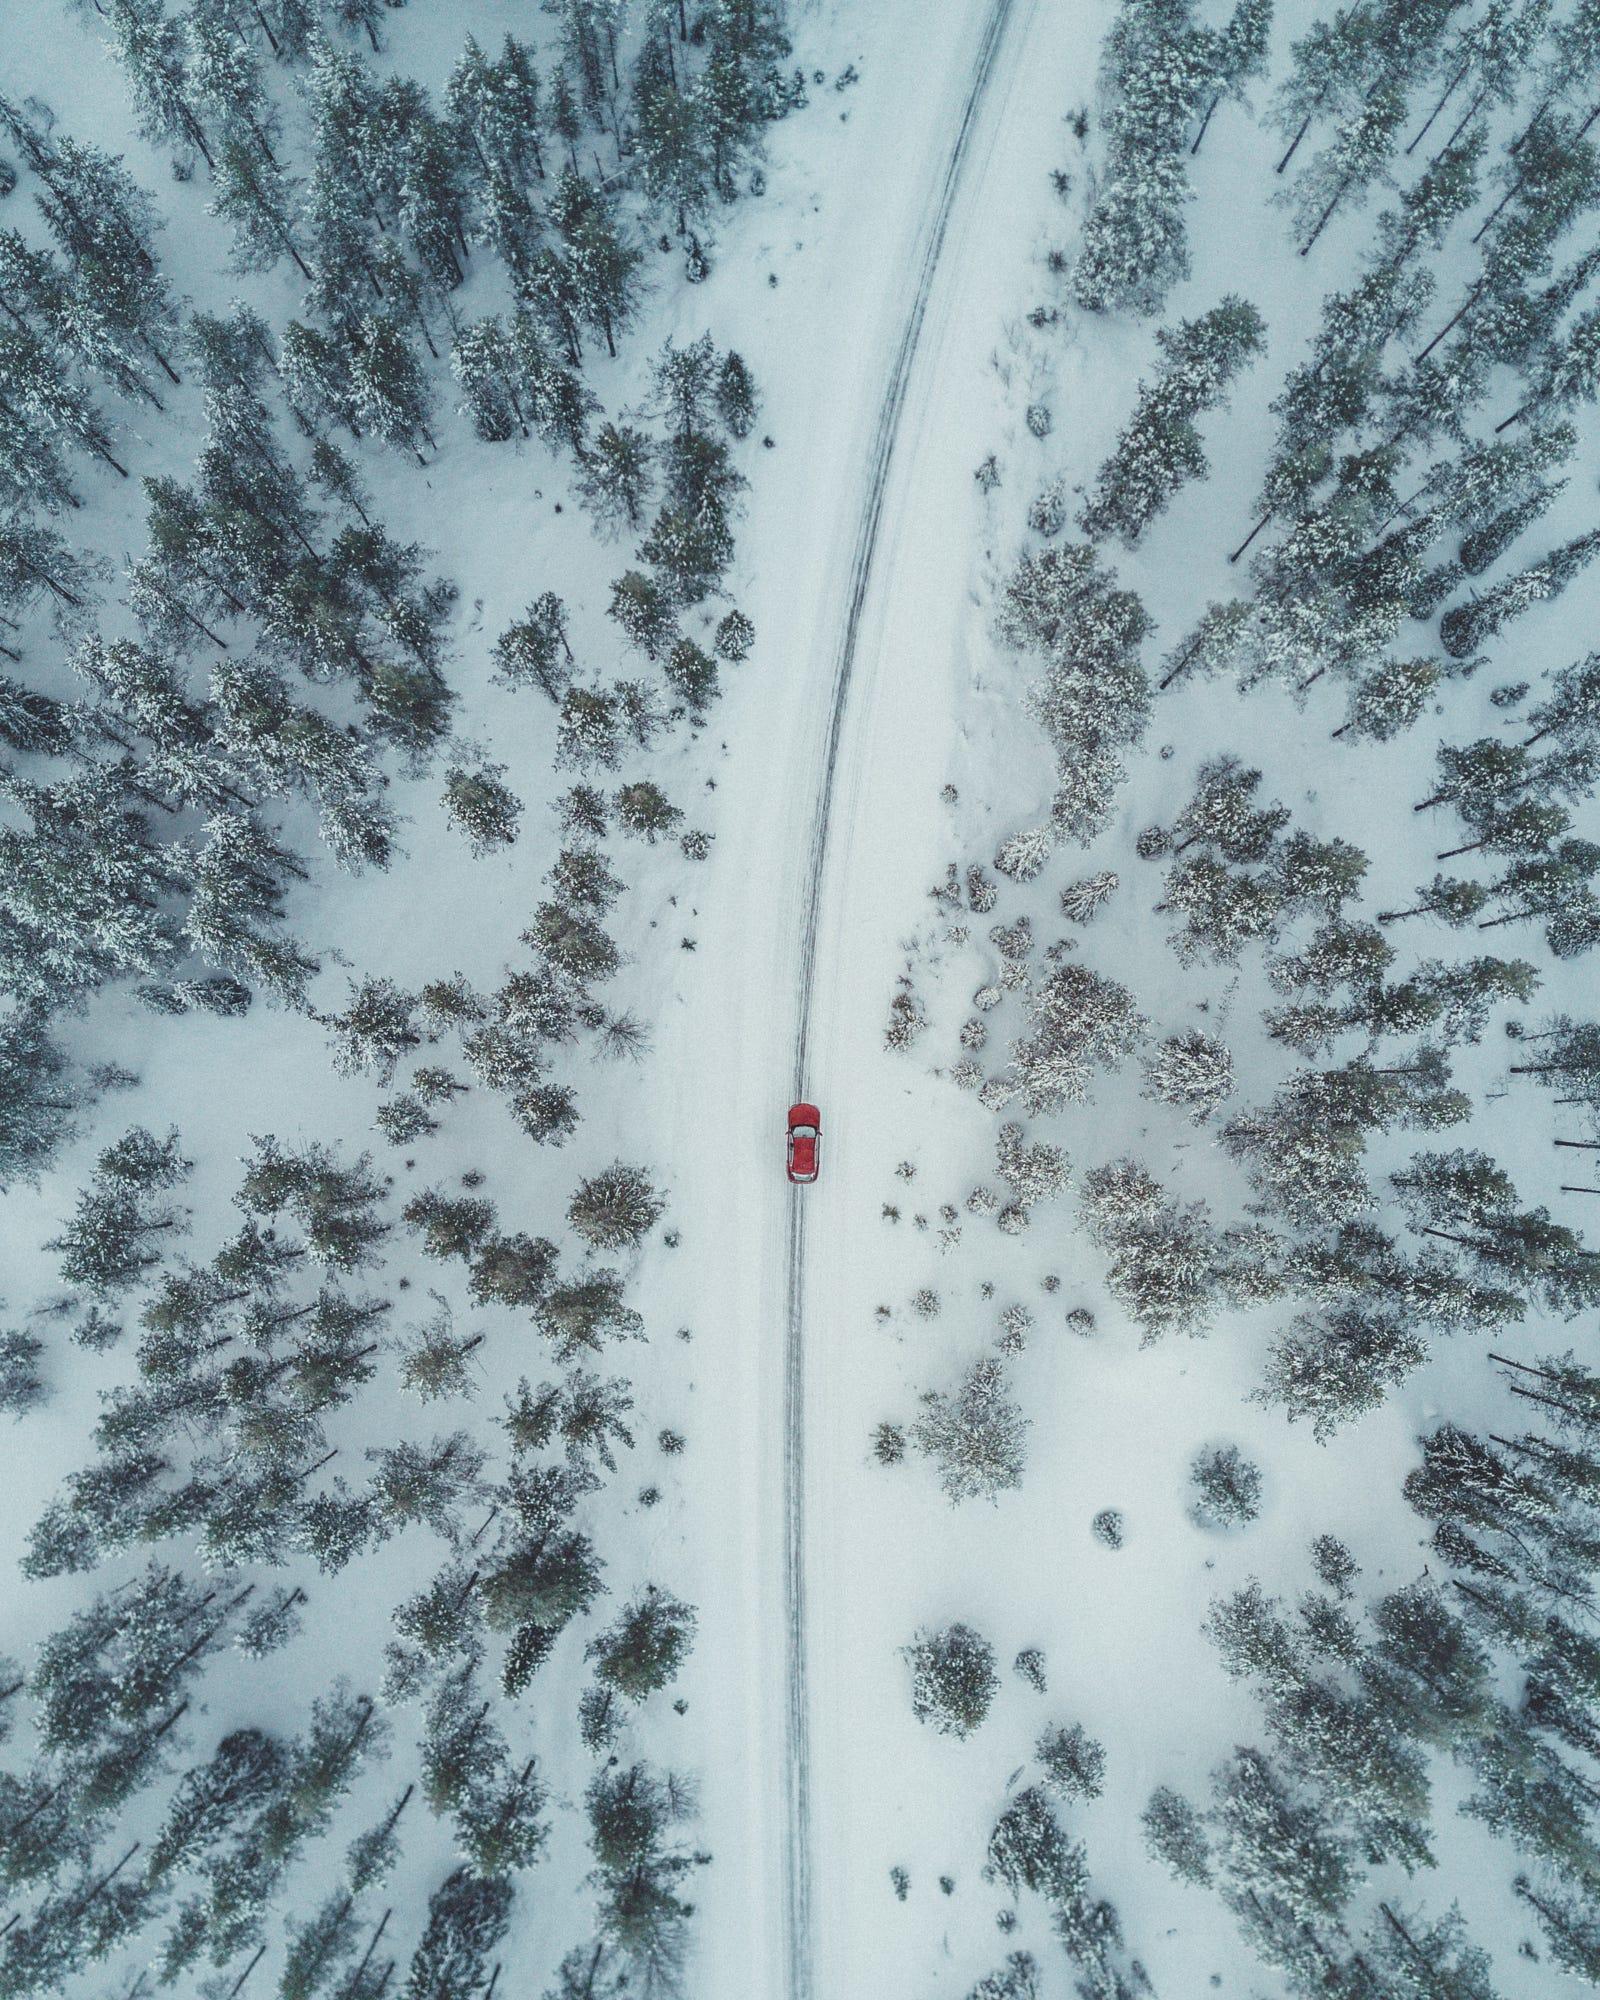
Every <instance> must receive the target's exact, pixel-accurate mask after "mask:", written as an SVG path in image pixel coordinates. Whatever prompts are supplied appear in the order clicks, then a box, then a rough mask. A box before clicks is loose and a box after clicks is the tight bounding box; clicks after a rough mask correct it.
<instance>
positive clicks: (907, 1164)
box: [894, 1160, 917, 1181]
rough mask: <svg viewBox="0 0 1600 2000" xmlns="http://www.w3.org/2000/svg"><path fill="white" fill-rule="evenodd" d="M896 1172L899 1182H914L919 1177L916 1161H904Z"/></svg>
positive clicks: (897, 1167)
mask: <svg viewBox="0 0 1600 2000" xmlns="http://www.w3.org/2000/svg"><path fill="white" fill-rule="evenodd" d="M894 1171H895V1176H896V1178H897V1179H898V1180H902V1181H914V1180H915V1179H916V1177H917V1163H916V1161H915V1160H902V1161H900V1163H899V1165H898V1166H896V1168H895V1170H894Z"/></svg>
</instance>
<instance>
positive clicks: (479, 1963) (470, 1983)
mask: <svg viewBox="0 0 1600 2000" xmlns="http://www.w3.org/2000/svg"><path fill="white" fill-rule="evenodd" d="M515 1893H516V1892H515V1891H514V1890H513V1888H512V1886H511V1884H510V1883H509V1882H508V1881H506V1880H504V1879H503V1878H502V1877H498V1876H480V1875H475V1874H474V1873H473V1872H472V1871H471V1869H469V1868H457V1869H456V1870H455V1871H454V1873H452V1874H450V1875H447V1876H446V1877H445V1879H444V1880H443V1881H442V1882H441V1883H440V1884H439V1886H438V1888H437V1889H435V1890H434V1892H433V1894H432V1895H431V1896H430V1897H429V1898H428V1921H427V1925H426V1928H425V1929H424V1931H423V1933H422V1939H421V1942H420V1943H419V1944H418V1946H417V1948H416V1951H415V1953H414V1954H413V1956H412V1960H411V1966H410V1970H409V1971H408V1972H407V1974H406V1983H405V1985H404V1987H402V1989H401V1992H402V1995H403V2000H474V1996H475V1995H477V1994H479V1993H481V1992H483V1990H484V1988H485V1985H486V1982H487V1979H488V1968H487V1964H486V1961H487V1959H488V1956H489V1954H490V1952H492V1951H493V1950H494V1948H495V1946H496V1945H497V1944H498V1943H499V1942H500V1940H501V1938H503V1937H504V1936H505V1934H506V1930H507V1928H508V1926H509V1924H510V1921H511V1905H512V1902H513V1900H514V1898H515Z"/></svg>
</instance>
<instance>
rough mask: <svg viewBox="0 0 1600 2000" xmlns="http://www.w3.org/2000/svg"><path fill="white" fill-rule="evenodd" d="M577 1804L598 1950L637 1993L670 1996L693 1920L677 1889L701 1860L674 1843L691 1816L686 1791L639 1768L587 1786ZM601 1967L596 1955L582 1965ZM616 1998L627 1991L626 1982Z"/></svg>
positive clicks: (605, 1775) (674, 1780)
mask: <svg viewBox="0 0 1600 2000" xmlns="http://www.w3.org/2000/svg"><path fill="white" fill-rule="evenodd" d="M584 1804H585V1807H586V1809H587V1812H588V1817H589V1828H590V1847H591V1850H592V1852H593V1854H594V1860H595V1867H594V1870H593V1873H592V1874H591V1875H590V1877H589V1882H590V1886H591V1887H593V1888H594V1889H595V1890H596V1892H597V1893H598V1896H599V1900H600V1915H599V1932H600V1944H601V1945H603V1946H604V1947H605V1948H606V1952H607V1953H614V1954H615V1956H616V1958H618V1959H620V1960H622V1961H623V1965H624V1967H625V1968H626V1974H631V1976H632V1977H633V1978H634V1979H636V1980H637V1982H638V1990H639V1991H642V1992H655V1993H661V1994H672V1993H674V1992H676V1991H678V1990H679V1988H680V1984H681V1979H682V1970H683V1960H684V1954H685V1951H686V1949H687V1945H688V1921H689V1918H690V1916H691V1915H692V1914H693V1905H692V1904H689V1903H687V1902H685V1901H684V1899H683V1897H682V1896H681V1895H680V1894H679V1893H678V1887H679V1885H680V1884H681V1883H682V1882H683V1880H684V1878H685V1877H686V1876H687V1875H688V1873H689V1871H690V1870H691V1869H693V1868H695V1867H696V1866H698V1865H699V1863H700V1862H701V1860H702V1859H703V1858H704V1857H702V1856H700V1855H694V1854H690V1853H688V1852H686V1851H685V1850H684V1849H683V1848H682V1847H680V1846H679V1845H678V1844H677V1841H676V1836H675V1829H676V1828H678V1827H680V1826H681V1825H682V1824H683V1823H684V1821H686V1820H687V1819H689V1818H690V1817H691V1816H692V1815H693V1812H694V1793H693V1790H692V1788H691V1787H690V1786H688V1785H687V1784H686V1783H685V1782H684V1781H683V1780H682V1779H681V1778H679V1777H677V1776H675V1775H674V1774H672V1773H668V1774H667V1775H666V1776H664V1777H659V1776H657V1774H656V1773H655V1772H653V1771H652V1770H650V1768H649V1767H648V1766H647V1765H643V1764H633V1765H630V1766H626V1767H623V1766H617V1767H615V1768H608V1769H606V1770H603V1771H601V1772H599V1773H598V1774H597V1775H596V1776H595V1778H594V1779H593V1780H591V1782H590V1785H589V1789H588V1792H587V1793H586V1795H585V1799H584ZM609 1962H610V1961H609V1960H608V1959H607V1957H605V1956H603V1955H602V1952H601V1951H600V1950H599V1949H598V1948H597V1949H596V1952H595V1954H594V1956H593V1958H591V1959H590V1960H589V1961H588V1965H589V1971H590V1973H591V1974H594V1973H596V1972H598V1971H600V1970H603V1969H606V1968H607V1966H608V1964H609ZM582 1990H583V1989H581V1988H580V1989H579V1991H582ZM600 1990H601V1991H604V1989H603V1988H602V1989H600ZM618 1990H628V1981H627V1976H626V1975H625V1976H624V1979H623V1980H622V1982H621V1986H620V1987H619V1989H618Z"/></svg>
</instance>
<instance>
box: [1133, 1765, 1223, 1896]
mask: <svg viewBox="0 0 1600 2000" xmlns="http://www.w3.org/2000/svg"><path fill="white" fill-rule="evenodd" d="M1139 1823H1140V1825H1141V1826H1142V1827H1143V1828H1144V1840H1145V1846H1146V1847H1148V1848H1149V1850H1150V1852H1151V1854H1152V1855H1154V1857H1155V1859H1156V1860H1157V1861H1160V1862H1162V1863H1163V1864H1164V1865H1165V1866H1166V1867H1167V1868H1169V1869H1170V1870H1171V1871H1172V1873H1173V1874H1174V1875H1175V1876H1176V1877H1177V1878H1178V1880H1179V1881H1180V1882H1192V1883H1194V1884H1195V1885H1196V1887H1198V1888H1202V1889H1203V1888H1205V1887H1207V1886H1208V1884H1209V1883H1210V1881H1211V1843H1210V1841H1209V1840H1208V1839H1207V1838H1206V1830H1205V1827H1204V1825H1203V1824H1202V1823H1201V1819H1200V1815H1199V1813H1198V1812H1196V1810H1195V1808H1194V1807H1193V1806H1192V1805H1190V1803H1189V1801H1188V1800H1187V1799H1186V1798H1185V1797H1184V1796H1183V1794H1182V1793H1181V1792H1175V1791H1172V1790H1171V1789H1170V1788H1169V1787H1168V1786H1166V1785H1161V1786H1158V1787H1157V1789H1156V1790H1155V1791H1153V1792H1152V1793H1151V1794H1150V1803H1149V1804H1148V1805H1147V1806H1146V1807H1145V1809H1144V1811H1143V1812H1142V1813H1141V1814H1140V1815H1139Z"/></svg>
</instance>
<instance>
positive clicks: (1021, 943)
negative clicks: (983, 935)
mask: <svg viewBox="0 0 1600 2000" xmlns="http://www.w3.org/2000/svg"><path fill="white" fill-rule="evenodd" d="M989 942H990V944H992V945H993V946H994V948H995V950H996V951H997V952H999V954H1000V956H1001V957H1002V958H1003V959H1006V960H1013V959H1025V958H1027V957H1028V955H1029V953H1030V952H1031V951H1032V950H1033V924H1032V922H1031V921H1030V920H1029V919H1028V918H1027V917H1018V918H1017V920H1016V922H1015V923H1014V924H996V925H995V926H994V927H993V929H992V930H991V931H990V932H989Z"/></svg>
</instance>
